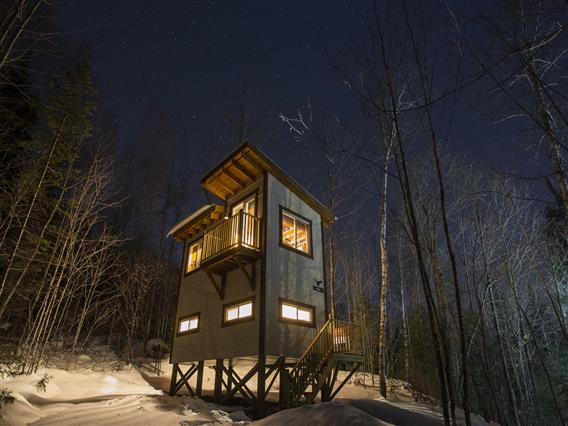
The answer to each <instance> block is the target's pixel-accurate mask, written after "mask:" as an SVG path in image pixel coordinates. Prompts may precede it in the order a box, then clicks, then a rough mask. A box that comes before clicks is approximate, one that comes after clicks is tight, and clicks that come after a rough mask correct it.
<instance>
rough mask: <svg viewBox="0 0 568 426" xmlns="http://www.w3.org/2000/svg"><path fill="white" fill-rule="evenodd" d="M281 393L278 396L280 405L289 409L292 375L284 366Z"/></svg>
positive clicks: (281, 368)
mask: <svg viewBox="0 0 568 426" xmlns="http://www.w3.org/2000/svg"><path fill="white" fill-rule="evenodd" d="M278 374H279V375H280V378H279V381H280V391H279V395H278V403H279V405H280V406H281V407H285V408H289V405H290V375H289V374H288V370H286V368H285V367H284V365H282V366H281V367H280V371H279V372H278Z"/></svg>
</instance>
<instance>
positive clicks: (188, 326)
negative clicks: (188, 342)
mask: <svg viewBox="0 0 568 426" xmlns="http://www.w3.org/2000/svg"><path fill="white" fill-rule="evenodd" d="M198 331H199V313H196V314H191V315H187V316H185V317H182V318H180V319H179V320H178V329H177V334H178V335H180V334H189V333H197V332H198Z"/></svg>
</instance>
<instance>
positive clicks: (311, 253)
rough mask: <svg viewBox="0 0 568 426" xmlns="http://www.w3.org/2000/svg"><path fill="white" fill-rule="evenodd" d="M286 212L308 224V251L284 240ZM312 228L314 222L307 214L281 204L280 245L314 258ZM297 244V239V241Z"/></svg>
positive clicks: (279, 221)
mask: <svg viewBox="0 0 568 426" xmlns="http://www.w3.org/2000/svg"><path fill="white" fill-rule="evenodd" d="M284 214H286V215H287V216H291V217H292V218H293V219H294V220H297V219H299V220H301V221H302V222H305V223H306V224H307V225H308V239H309V241H308V251H307V252H305V251H303V250H300V249H298V248H296V247H292V246H290V245H288V244H286V243H285V242H284V239H283V235H282V219H283V215H284ZM312 228H313V224H312V221H311V220H310V219H308V218H307V217H305V216H302V215H300V214H298V213H295V212H293V211H292V210H290V209H288V208H286V207H284V206H282V205H281V206H280V214H279V220H278V242H279V245H280V247H283V248H285V249H288V250H290V251H293V252H294V253H298V254H301V255H302V256H305V257H307V258H310V259H313V258H314V250H313V249H314V239H313V232H312ZM296 244H297V241H296Z"/></svg>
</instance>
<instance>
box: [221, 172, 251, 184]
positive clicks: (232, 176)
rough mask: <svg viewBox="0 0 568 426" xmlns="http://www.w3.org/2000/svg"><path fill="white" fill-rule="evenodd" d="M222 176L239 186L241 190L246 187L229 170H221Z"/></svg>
mask: <svg viewBox="0 0 568 426" xmlns="http://www.w3.org/2000/svg"><path fill="white" fill-rule="evenodd" d="M223 174H224V175H225V176H227V177H228V178H229V179H230V180H232V181H233V182H235V183H236V184H237V185H239V186H240V187H241V189H242V188H244V187H245V186H246V182H243V181H241V180H240V179H239V178H238V177H236V176H235V175H234V174H233V173H231V171H230V170H229V169H223Z"/></svg>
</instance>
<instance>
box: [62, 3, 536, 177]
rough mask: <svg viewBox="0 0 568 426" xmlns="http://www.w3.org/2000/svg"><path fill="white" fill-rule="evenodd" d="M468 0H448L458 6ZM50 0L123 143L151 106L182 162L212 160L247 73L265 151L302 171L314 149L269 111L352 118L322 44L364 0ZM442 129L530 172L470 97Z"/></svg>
mask: <svg viewBox="0 0 568 426" xmlns="http://www.w3.org/2000/svg"><path fill="white" fill-rule="evenodd" d="M468 3H469V2H468ZM468 3H466V4H464V3H463V2H460V1H459V0H456V1H454V2H453V6H454V7H456V8H457V9H460V8H461V9H462V10H464V11H465V8H466V7H468V6H467V4H468ZM54 7H55V25H56V27H57V29H58V31H61V32H62V33H63V35H64V37H66V38H67V40H69V42H71V43H74V44H77V45H81V44H83V45H86V46H89V47H90V48H91V49H92V52H93V57H92V66H93V70H94V75H95V79H96V83H97V85H98V87H99V89H100V109H101V110H102V111H104V112H105V113H106V114H109V115H110V116H111V117H112V120H113V121H114V123H115V124H116V129H117V137H118V139H119V142H120V144H136V138H137V135H139V133H140V129H141V128H142V127H143V124H144V121H145V120H146V119H147V117H148V114H152V111H154V110H155V109H156V108H160V109H162V110H163V111H166V113H167V114H168V115H169V116H170V117H171V119H172V121H173V122H175V123H176V126H178V127H179V131H180V132H181V139H182V141H183V147H182V148H183V149H181V150H180V157H181V158H182V159H183V161H184V162H187V163H188V164H190V163H191V162H192V161H193V162H195V161H202V158H203V157H202V155H201V154H202V152H201V151H203V150H204V149H206V150H211V155H210V157H212V158H213V159H215V160H218V159H220V158H221V157H222V156H223V154H224V153H227V152H228V151H229V149H230V146H231V145H232V144H233V143H232V142H231V141H230V137H229V136H228V134H227V131H226V129H225V127H224V125H223V119H222V116H223V113H222V106H221V104H222V100H221V99H222V98H223V94H226V93H230V92H231V90H232V89H233V88H235V87H238V86H239V85H242V84H243V83H246V84H247V85H250V86H251V87H252V88H253V89H254V90H255V92H256V93H257V94H259V95H260V98H261V99H262V102H263V105H265V110H266V113H267V114H268V115H269V116H270V117H271V120H272V121H273V122H272V124H271V127H272V128H273V130H272V132H271V134H270V138H269V140H268V141H267V142H266V143H264V144H263V145H262V149H263V150H264V151H265V152H266V153H267V154H268V155H269V156H271V157H272V158H273V159H274V160H275V161H276V162H277V163H279V164H280V165H281V166H282V167H283V168H284V169H286V170H288V171H289V172H290V174H291V175H292V176H294V177H296V178H298V180H300V181H302V180H303V179H304V176H303V175H304V171H305V170H306V169H313V168H314V167H315V168H317V159H312V160H311V161H314V162H315V164H307V163H305V162H304V163H302V162H298V161H297V160H296V159H295V157H294V155H293V150H291V149H290V148H291V147H293V146H294V145H293V144H294V143H297V142H294V140H293V138H292V137H291V135H290V133H289V131H288V129H287V128H286V127H285V126H284V125H283V124H282V123H281V122H280V121H279V120H278V113H280V112H284V113H288V114H294V112H295V111H297V109H298V108H301V107H302V106H304V105H305V104H306V102H307V99H310V102H311V104H312V105H314V108H318V109H321V110H325V112H326V113H327V114H335V115H337V116H340V117H341V118H342V120H352V119H353V120H361V114H360V110H359V107H358V105H357V102H356V101H355V99H354V97H353V95H352V94H351V93H350V92H349V91H348V90H347V88H346V86H345V84H344V83H343V82H342V81H341V79H340V78H339V77H338V76H337V75H336V74H335V73H334V72H333V70H332V67H331V66H330V60H329V57H328V56H327V54H326V49H325V48H324V46H327V48H328V49H329V50H331V51H336V52H340V51H342V49H346V48H347V47H348V46H349V45H350V43H351V41H352V40H353V34H354V32H356V31H357V30H359V29H360V28H361V27H362V22H363V21H364V20H365V19H366V18H367V17H368V16H369V14H370V8H369V2H367V1H363V0H357V1H329V0H328V1H323V0H318V1H297V0H288V1H268V0H255V1H252V0H250V1H236V0H231V1H229V0H227V1H218V0H215V1H213V0H209V1H195V0H191V1H169V0H164V1H159V2H158V1H142V0H140V1H124V0H97V1H89V0H75V1H72V2H71V1H69V2H56V5H55V6H54ZM433 7H438V6H433ZM469 12H471V11H468V13H469ZM434 16H435V15H434ZM470 93H474V92H470ZM451 132H452V133H451V134H452V136H453V138H452V141H451V144H450V145H451V146H450V147H451V149H453V150H454V151H456V152H460V153H463V154H465V155H467V156H469V157H471V158H473V159H474V160H476V161H482V162H485V163H487V162H489V163H491V164H494V165H495V167H503V168H505V169H508V170H510V171H514V172H523V171H525V172H526V171H527V170H528V169H530V173H536V171H535V170H534V166H533V165H532V160H533V158H531V156H530V155H527V154H526V152H524V151H523V149H524V148H525V146H522V144H518V143H517V141H516V140H515V138H516V137H518V134H516V132H515V131H512V129H511V127H510V126H509V127H507V126H498V125H496V124H495V119H494V117H490V116H489V115H488V114H487V111H481V112H480V111H479V110H478V108H477V106H476V105H474V104H473V103H472V102H470V101H468V99H464V100H461V101H460V104H459V106H458V111H457V112H456V114H455V118H454V122H453V126H452V130H451ZM156 143H159V141H157V142H156ZM196 159H198V160H196ZM194 166H195V167H196V168H197V169H199V168H200V167H201V170H200V171H199V172H204V171H205V168H204V165H203V164H198V165H195V164H194ZM207 166H209V165H205V167H207ZM530 173H525V174H530ZM199 177H200V176H199V175H198V176H196V177H195V179H196V180H197V179H198V178H199Z"/></svg>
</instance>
